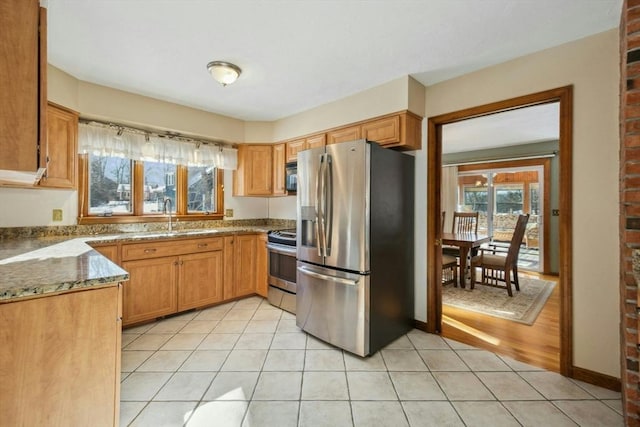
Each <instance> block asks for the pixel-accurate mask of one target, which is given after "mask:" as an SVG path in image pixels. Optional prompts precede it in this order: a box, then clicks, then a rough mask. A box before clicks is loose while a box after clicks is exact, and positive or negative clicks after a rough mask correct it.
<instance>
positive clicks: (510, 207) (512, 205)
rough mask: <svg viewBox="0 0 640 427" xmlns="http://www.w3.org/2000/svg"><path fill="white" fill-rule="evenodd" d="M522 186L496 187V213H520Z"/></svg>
mask: <svg viewBox="0 0 640 427" xmlns="http://www.w3.org/2000/svg"><path fill="white" fill-rule="evenodd" d="M522 192H523V190H522V186H499V187H496V213H522V212H523V197H522Z"/></svg>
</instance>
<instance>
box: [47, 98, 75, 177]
mask: <svg viewBox="0 0 640 427" xmlns="http://www.w3.org/2000/svg"><path fill="white" fill-rule="evenodd" d="M77 147H78V114H77V113H75V112H73V111H70V110H67V109H64V108H61V107H58V106H56V105H55V104H51V103H50V104H49V105H48V107H47V142H46V144H45V146H44V147H41V149H40V164H41V165H46V168H47V172H46V173H45V175H44V177H43V178H42V180H41V181H40V185H41V186H43V187H57V188H75V187H76V158H77V157H78V154H77V152H78V150H77Z"/></svg>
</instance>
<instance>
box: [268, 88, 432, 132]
mask: <svg viewBox="0 0 640 427" xmlns="http://www.w3.org/2000/svg"><path fill="white" fill-rule="evenodd" d="M410 81H411V83H410ZM416 83H417V82H415V81H414V80H413V79H412V78H411V77H409V76H404V77H401V78H399V79H395V80H392V81H390V82H387V83H385V84H382V85H380V86H376V87H374V88H371V89H368V90H365V91H362V92H358V93H356V94H354V95H351V96H347V97H345V98H342V99H339V100H337V101H334V102H330V103H328V104H324V105H321V106H319V107H315V108H312V109H310V110H307V111H304V112H302V113H299V114H295V115H293V116H289V117H286V118H284V119H281V120H278V121H277V122H275V124H274V139H275V140H276V141H282V140H285V139H289V138H295V137H297V136H301V135H306V134H310V133H314V132H318V131H322V130H324V129H330V128H333V127H338V126H342V125H345V124H349V123H353V122H357V121H360V120H366V119H368V118H371V117H376V116H382V115H384V114H389V113H394V112H396V111H402V110H407V109H410V107H415V108H416V109H417V111H414V112H415V113H416V114H420V112H421V111H423V110H424V107H422V106H421V105H420V106H416V105H417V103H416V102H415V99H419V97H420V94H419V93H418V92H419V89H418V88H419V87H421V86H422V85H419V83H418V85H419V86H418V85H416ZM410 90H411V91H413V92H411V96H410V95H409V94H410ZM422 91H424V88H423V89H422ZM423 94H424V92H423ZM422 96H424V95H422ZM410 99H411V100H412V102H410ZM412 111H413V110H412Z"/></svg>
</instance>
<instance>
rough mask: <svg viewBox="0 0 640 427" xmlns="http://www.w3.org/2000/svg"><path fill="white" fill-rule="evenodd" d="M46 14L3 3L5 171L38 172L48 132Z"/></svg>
mask: <svg viewBox="0 0 640 427" xmlns="http://www.w3.org/2000/svg"><path fill="white" fill-rule="evenodd" d="M46 16H47V15H46V9H44V8H40V7H39V2H38V0H21V1H14V0H0V28H2V37H0V52H2V55H0V76H2V77H1V78H0V135H1V138H0V152H1V153H2V155H1V156H0V169H7V170H18V171H29V172H35V171H36V170H37V169H38V167H39V158H38V146H39V144H40V143H41V142H42V141H44V140H45V132H46V127H45V123H46V117H45V111H46V103H47V101H46V100H47V87H46V70H47V47H46V37H47V36H46V35H47V27H46Z"/></svg>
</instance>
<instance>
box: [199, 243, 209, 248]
mask: <svg viewBox="0 0 640 427" xmlns="http://www.w3.org/2000/svg"><path fill="white" fill-rule="evenodd" d="M207 246H209V245H208V244H207V243H198V247H199V248H206V247H207Z"/></svg>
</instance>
